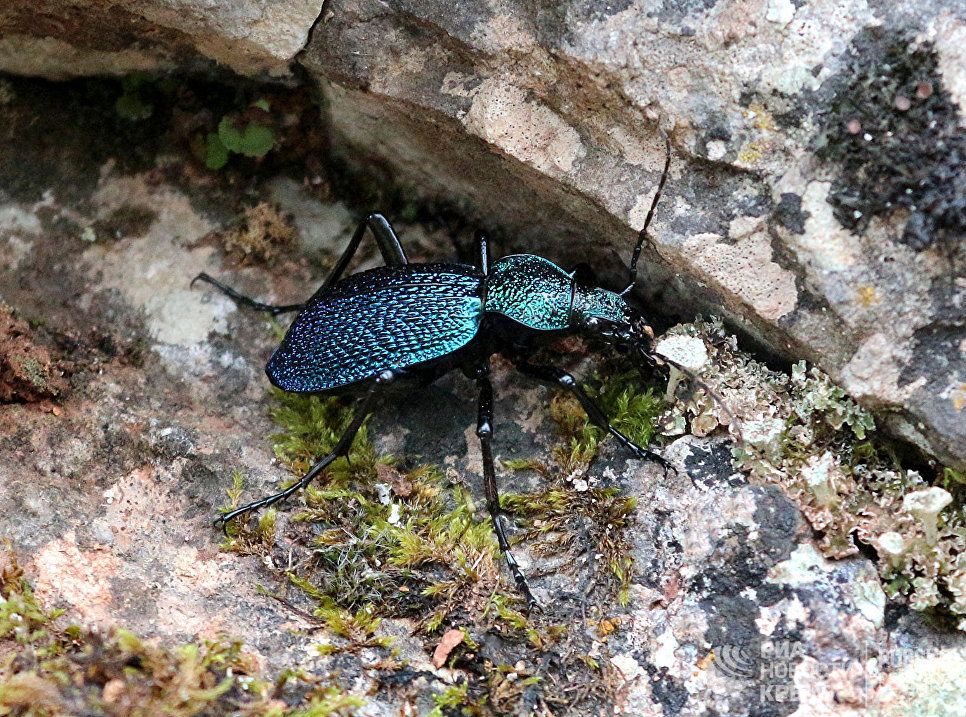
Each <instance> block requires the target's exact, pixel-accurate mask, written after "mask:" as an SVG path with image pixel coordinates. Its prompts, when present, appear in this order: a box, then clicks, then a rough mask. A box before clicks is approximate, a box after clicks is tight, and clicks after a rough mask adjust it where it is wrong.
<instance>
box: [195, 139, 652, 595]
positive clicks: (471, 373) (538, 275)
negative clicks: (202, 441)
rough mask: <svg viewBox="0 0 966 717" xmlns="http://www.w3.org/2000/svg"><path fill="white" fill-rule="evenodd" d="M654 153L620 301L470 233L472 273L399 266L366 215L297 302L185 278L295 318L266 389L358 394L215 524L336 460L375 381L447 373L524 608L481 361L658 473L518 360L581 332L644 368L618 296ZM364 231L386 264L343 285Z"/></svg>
mask: <svg viewBox="0 0 966 717" xmlns="http://www.w3.org/2000/svg"><path fill="white" fill-rule="evenodd" d="M665 148H666V158H665V163H664V170H663V172H662V174H661V179H660V182H659V183H658V187H657V191H656V192H655V194H654V199H653V200H652V202H651V207H650V209H649V211H648V213H647V217H646V218H645V220H644V227H643V229H641V232H640V235H639V238H638V242H637V245H636V246H635V247H634V253H633V256H632V258H631V263H630V282H629V285H628V286H627V288H626V289H624V291H623V292H621V293H620V294H617V293H614V292H612V291H608V290H606V289H601V288H597V287H592V286H584V285H582V284H581V283H580V282H579V281H577V280H576V279H575V278H574V274H572V273H567V272H565V271H564V270H563V269H561V268H560V267H558V266H556V265H555V264H553V263H551V262H550V261H548V260H547V259H544V258H542V257H539V256H535V255H532V254H515V255H512V256H507V257H504V258H502V259H500V260H498V261H496V262H495V263H493V264H491V263H490V257H489V252H488V249H487V239H486V236H485V235H484V234H483V233H482V232H477V234H476V257H477V259H476V265H475V266H469V265H464V264H410V263H409V262H408V261H407V260H406V253H405V251H403V248H402V245H401V244H400V242H399V238H398V237H397V236H396V233H395V232H394V231H393V228H392V226H390V224H389V222H388V221H387V220H386V219H385V217H383V216H382V215H381V214H370V215H369V216H367V217H366V218H365V219H364V220H363V221H362V222H361V223H360V224H359V226H358V228H357V229H356V231H355V233H354V234H353V235H352V239H351V240H350V241H349V245H348V246H347V247H346V249H345V251H344V252H343V254H342V256H341V257H340V258H339V261H338V262H337V263H336V265H335V267H334V268H333V269H332V271H331V273H330V274H329V276H328V278H326V280H325V282H324V283H323V284H322V286H321V288H319V290H318V291H316V292H315V294H313V296H312V298H310V299H309V300H308V301H307V302H305V303H304V304H290V305H285V306H273V305H269V304H263V303H261V302H258V301H255V300H253V299H251V298H249V297H247V296H243V295H242V294H240V293H238V292H237V291H235V290H234V289H232V288H230V287H228V286H225V285H224V284H222V283H220V282H218V281H216V280H215V279H213V278H211V277H210V276H208V275H207V274H199V275H198V276H197V277H195V280H196V281H198V280H200V281H204V282H207V283H208V284H211V285H213V286H215V287H216V288H217V289H219V290H220V291H222V292H223V293H225V294H227V295H228V296H230V297H231V298H232V299H234V300H235V301H237V302H238V303H239V304H243V305H245V306H248V307H250V308H252V309H256V310H258V311H266V312H268V313H270V314H272V315H273V316H277V315H279V314H283V313H288V312H293V311H298V312H299V313H298V315H297V316H296V317H295V320H294V321H293V322H292V325H291V326H290V327H289V329H288V332H287V333H286V334H285V338H284V339H283V340H282V343H281V344H280V345H279V347H278V348H277V349H275V352H274V353H273V354H272V357H271V358H270V359H269V361H268V365H267V366H266V367H265V372H266V373H267V374H268V378H269V380H270V381H271V382H272V383H273V384H274V385H275V386H277V387H279V388H280V389H282V390H284V391H290V392H292V393H317V394H332V393H344V392H349V393H355V394H358V395H360V396H361V398H360V399H359V401H358V404H357V406H356V411H355V414H354V416H353V419H352V421H351V423H350V424H349V426H348V428H347V429H346V431H345V433H344V434H343V435H342V437H341V438H340V439H339V441H338V443H337V444H336V445H335V447H334V448H333V449H332V452H331V453H329V454H328V455H326V456H323V457H322V458H320V459H319V460H318V461H316V463H315V464H314V465H313V466H312V467H311V468H310V469H309V471H308V472H307V473H306V474H305V475H304V476H303V477H302V478H301V479H300V480H299V481H298V482H297V483H295V484H294V485H292V486H291V487H289V488H286V489H285V490H283V491H281V492H279V493H275V494H274V495H270V496H267V497H265V498H261V499H259V500H256V501H253V502H251V503H248V504H247V505H243V506H242V507H240V508H237V509H235V510H233V511H231V512H229V513H226V514H225V515H222V516H220V517H219V518H218V519H217V520H216V523H220V524H222V526H224V525H226V524H227V523H228V522H229V521H231V520H232V519H234V518H237V517H238V516H240V515H243V514H244V513H248V512H249V511H252V510H256V509H258V508H263V507H266V506H270V505H272V504H274V503H277V502H278V501H280V500H284V499H285V498H288V497H289V496H290V495H292V494H293V493H295V492H296V491H298V490H300V489H302V488H304V487H305V486H307V485H308V484H309V483H311V482H312V480H314V479H315V478H316V477H317V476H318V475H319V474H320V473H321V472H322V471H323V470H325V468H326V466H328V465H329V464H331V463H332V462H333V461H334V460H336V459H337V458H338V457H340V456H345V455H347V454H348V452H349V448H350V446H351V445H352V440H353V438H354V437H355V435H356V433H357V432H358V430H359V428H360V427H361V426H362V424H363V422H364V421H365V419H366V417H367V416H369V415H370V413H371V412H372V410H373V409H374V407H375V405H376V402H377V401H378V400H379V397H380V394H381V393H383V392H384V391H383V389H384V388H385V387H386V386H387V384H390V383H392V382H403V381H406V382H417V383H423V384H425V383H429V382H431V381H433V380H435V379H436V378H439V376H441V375H442V374H444V373H446V372H448V371H450V370H452V369H455V368H459V369H461V370H462V371H463V372H464V373H465V374H466V375H467V376H468V377H470V378H472V379H474V380H475V381H476V385H477V388H478V389H479V414H478V420H477V427H476V435H477V436H479V439H480V448H481V453H482V458H483V479H484V488H485V493H486V502H487V508H488V510H489V513H490V516H491V518H492V520H493V528H494V531H495V532H496V537H497V541H498V542H499V545H500V549H501V550H502V551H503V554H504V556H505V558H506V562H507V566H508V567H509V570H510V572H511V574H512V575H513V579H514V581H515V582H516V584H517V587H518V588H519V590H520V591H521V592H522V593H523V595H524V596H525V597H526V599H527V602H528V604H529V605H530V606H531V607H532V606H535V605H536V601H535V600H534V598H533V595H532V594H531V592H530V588H529V586H528V585H527V580H526V578H525V577H524V575H523V571H522V570H521V569H520V566H519V565H518V564H517V562H516V560H515V559H514V558H513V555H512V553H511V552H510V544H509V542H508V540H507V537H506V532H505V529H504V526H503V522H502V515H501V511H500V500H499V493H498V491H497V485H496V473H495V471H494V467H493V450H492V448H491V440H492V436H493V387H492V384H491V382H490V377H489V373H490V357H491V356H492V355H493V354H495V353H499V354H501V355H503V356H504V357H505V358H507V359H509V360H510V361H511V362H512V363H513V364H514V365H515V366H516V367H517V368H518V369H519V370H520V371H521V372H522V373H524V374H526V375H528V376H531V377H533V378H535V379H537V380H540V381H544V382H547V383H552V384H556V385H558V386H561V387H563V388H564V389H566V390H567V391H569V392H571V393H572V394H573V395H574V396H575V397H576V398H577V400H578V401H579V402H580V405H581V406H582V407H583V408H584V410H585V411H586V412H587V415H588V417H589V418H590V420H591V421H592V422H593V423H594V424H596V425H597V426H599V427H600V428H602V429H603V430H605V431H606V432H607V433H609V434H610V435H611V436H613V437H614V438H616V439H617V440H618V441H619V442H620V443H621V444H622V445H623V446H624V447H626V448H628V449H629V450H630V451H631V452H633V453H634V454H635V455H636V456H638V457H641V458H650V459H652V460H655V461H657V462H658V463H660V464H661V465H662V466H664V467H665V469H667V467H668V464H667V463H666V461H665V460H664V459H663V458H662V457H661V456H659V455H658V454H656V453H654V452H653V451H650V450H648V449H647V448H644V447H641V446H638V445H636V444H635V443H634V442H633V441H631V440H630V439H629V438H628V437H627V436H625V435H624V434H623V433H621V432H620V431H618V430H617V429H616V428H614V427H613V426H611V425H610V424H609V423H608V420H607V417H606V416H605V415H604V412H603V411H602V410H601V409H600V407H599V406H597V404H596V403H595V402H594V401H593V399H591V397H590V396H588V395H587V394H586V393H585V392H584V390H583V389H582V388H581V387H580V385H579V384H578V383H577V382H576V381H575V380H574V377H573V376H571V375H570V374H569V373H567V372H566V371H564V370H562V369H560V368H557V367H555V366H542V365H536V364H534V363H531V361H530V360H529V358H528V356H530V355H531V354H532V352H533V345H534V343H535V342H536V341H539V340H541V339H546V338H549V337H553V338H556V337H559V336H560V335H561V334H566V333H578V332H583V333H588V334H592V335H595V336H597V337H599V338H602V339H603V340H604V341H605V342H607V343H608V344H610V345H612V346H613V347H615V348H616V349H618V350H620V351H623V352H632V353H634V354H635V356H636V357H638V358H640V359H641V360H646V361H649V362H653V360H654V358H653V354H652V353H651V352H650V344H651V340H652V339H653V332H652V331H651V329H650V327H649V326H648V325H647V322H646V321H645V320H644V318H643V316H641V315H640V314H639V313H638V312H637V311H636V310H635V309H633V308H632V307H631V306H630V305H629V304H628V303H627V301H625V299H624V296H625V295H626V294H627V293H628V292H629V291H630V289H632V288H633V286H634V282H635V280H636V278H637V262H638V259H639V258H640V254H641V249H642V247H643V243H644V240H645V238H646V236H647V228H648V226H649V225H650V223H651V219H652V217H653V215H654V209H655V207H656V206H657V203H658V200H659V199H660V197H661V190H662V189H663V188H664V183H665V181H666V179H667V175H668V170H669V168H670V163H671V145H670V141H668V140H667V138H666V137H665ZM367 228H368V229H370V230H371V231H372V234H373V236H374V237H375V239H376V242H377V244H378V246H379V251H380V253H381V254H382V258H383V260H384V261H385V262H386V266H383V267H379V268H376V269H370V270H368V271H363V272H360V273H358V274H353V275H351V276H347V277H344V278H343V274H344V273H345V271H346V269H347V268H348V266H349V263H350V262H351V260H352V258H353V256H354V255H355V253H356V250H357V249H358V248H359V244H360V242H361V241H362V238H363V236H364V235H365V232H366V229H367ZM192 283H194V282H192Z"/></svg>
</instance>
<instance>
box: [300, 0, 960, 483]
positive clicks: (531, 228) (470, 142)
mask: <svg viewBox="0 0 966 717" xmlns="http://www.w3.org/2000/svg"><path fill="white" fill-rule="evenodd" d="M964 38H966V14H964V12H963V9H962V6H961V5H956V4H954V5H950V4H948V3H942V2H925V3H898V4H897V3H867V2H865V1H864V0H862V1H857V2H847V3H841V2H825V1H824V0H806V1H804V2H795V3H791V2H782V1H778V0H767V1H766V0H753V1H750V2H749V1H745V0H741V1H738V0H722V1H720V2H713V1H712V2H677V1H674V2H663V3H658V4H654V3H640V2H617V3H563V4H553V5H552V6H551V5H547V4H540V3H536V4H534V3H530V2H515V1H512V0H508V1H504V2H470V3H462V4H461V5H460V11H459V12H457V13H454V12H448V11H446V10H445V9H444V6H443V5H441V4H440V3H438V2H436V1H435V0H394V1H390V2H377V1H376V0H339V1H336V2H332V3H330V4H329V5H328V6H327V12H326V15H325V18H323V20H322V21H321V22H320V24H319V25H318V27H317V28H316V31H315V32H314V34H313V38H312V41H311V43H310V44H309V47H308V48H307V50H306V52H305V54H304V55H303V56H302V58H301V61H302V63H303V64H304V65H305V67H307V68H308V69H309V71H310V72H311V73H312V74H313V75H314V76H316V77H318V78H320V79H321V80H322V81H323V83H324V85H325V87H326V90H327V97H328V100H329V104H328V111H329V116H330V120H331V126H332V132H333V135H334V136H335V137H336V143H335V144H336V147H337V148H338V149H339V151H340V152H342V153H343V154H344V155H345V156H346V158H347V159H348V161H349V162H353V163H357V164H360V165H365V164H366V163H371V162H372V160H374V159H377V160H380V161H382V162H384V163H386V164H388V165H389V166H390V167H392V169H393V170H395V172H396V176H397V178H399V179H400V180H401V181H407V182H409V183H411V184H412V185H413V186H414V187H415V188H416V191H418V192H421V193H423V194H424V195H429V196H432V197H435V198H441V199H443V200H447V201H453V202H457V203H459V204H460V206H462V207H465V208H466V209H467V210H468V211H469V212H470V213H471V214H472V215H473V216H475V217H476V219H477V220H478V221H479V222H480V223H481V224H482V225H484V226H487V227H491V228H492V227H497V228H499V229H502V230H504V231H505V232H506V234H507V236H508V237H511V239H510V244H511V245H512V246H513V247H514V248H517V249H520V248H536V249H538V250H541V251H544V252H547V253H549V254H550V255H552V256H554V257H556V258H558V259H562V260H564V261H568V260H569V261H575V260H583V259H586V258H587V256H586V255H587V252H588V250H590V251H591V252H592V253H593V254H594V255H595V257H594V258H595V259H596V261H597V264H598V268H599V269H600V270H601V271H605V272H607V273H608V274H609V276H610V278H611V280H612V282H613V283H614V284H615V285H617V284H618V283H619V282H620V281H621V279H623V277H622V276H621V274H620V270H619V268H618V266H617V262H618V259H620V261H621V263H623V262H625V261H626V259H627V256H628V254H629V251H630V247H631V246H632V245H633V241H634V236H635V232H636V231H637V230H639V229H640V228H641V226H642V224H643V221H644V216H645V214H646V211H647V208H648V206H649V203H650V200H651V196H652V194H653V192H654V189H655V186H656V182H657V179H658V174H659V171H660V167H661V164H662V161H663V157H662V142H661V139H660V136H659V134H658V126H659V125H660V126H661V127H663V128H664V129H666V130H667V132H668V133H669V134H670V136H671V139H672V142H673V144H674V153H675V156H674V162H673V165H672V171H671V178H670V181H669V184H668V187H667V188H666V190H665V196H664V199H663V201H662V203H661V206H660V207H659V208H658V211H657V216H656V220H655V222H654V224H653V226H652V227H651V232H650V233H651V240H650V243H649V246H648V250H647V252H646V262H645V263H646V267H645V278H644V280H643V292H644V294H645V296H646V297H647V298H648V299H649V300H650V301H651V302H652V304H653V305H654V306H655V307H658V308H660V309H662V310H663V311H664V312H666V313H670V314H673V315H678V316H684V317H686V318H690V317H691V316H693V314H694V313H695V312H697V311H703V312H709V311H711V312H714V313H723V314H724V315H725V316H726V317H727V318H728V319H729V320H730V321H731V322H732V323H733V324H734V325H737V326H739V327H741V329H742V330H744V331H746V332H747V333H748V334H750V335H752V336H753V337H755V338H756V339H758V340H759V341H761V342H762V343H763V344H764V345H766V346H767V347H768V348H770V349H771V350H772V351H773V352H774V353H776V354H778V355H781V356H784V357H787V358H807V359H808V360H810V361H813V362H815V363H817V364H818V365H820V366H821V367H822V368H823V369H824V370H825V371H826V372H828V373H829V374H830V375H832V377H833V378H834V379H835V380H836V381H838V382H840V383H841V384H842V385H843V386H844V387H845V388H846V389H847V390H848V391H850V392H851V393H852V394H853V395H855V396H856V397H857V398H858V399H860V400H861V401H862V402H863V403H864V404H865V405H866V406H869V407H872V408H875V409H877V410H879V411H880V412H882V413H883V414H884V415H887V416H888V417H889V418H888V420H889V421H890V422H891V423H892V425H893V428H894V430H896V431H897V432H899V433H901V434H903V435H905V436H906V437H908V438H910V439H912V440H914V441H915V442H916V443H918V444H919V445H921V446H924V447H926V448H927V449H928V450H929V451H931V452H933V453H935V454H936V455H938V456H939V457H941V458H942V459H943V460H945V461H948V462H950V463H953V464H956V465H959V466H962V465H964V461H966V452H964V451H966V433H964V431H966V420H964V412H963V411H964V408H966V399H964V390H966V384H964V379H966V364H964V361H966V359H964V351H966V343H964V338H966V329H964V321H963V317H964V308H963V306H964V305H963V301H964V292H966V285H964V283H963V282H964V279H963V273H962V272H963V237H964V235H966V188H964V186H963V183H962V176H963V172H962V167H963V162H964V158H966V148H964V140H963V135H962V131H961V124H962V121H963V120H962V118H963V107H964V102H966V95H964V82H966V64H964V62H963V54H962V52H963V51H962V47H963V46H964ZM879 73H881V78H880V77H879ZM938 187H943V189H941V190H939V194H941V195H942V196H939V195H935V194H931V193H930V192H931V191H932V188H938ZM907 190H908V191H907ZM917 205H918V206H917Z"/></svg>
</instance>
